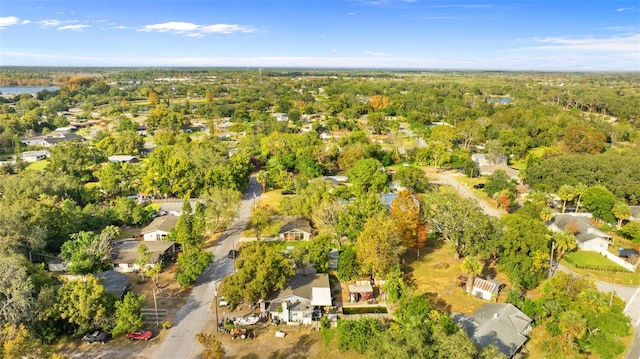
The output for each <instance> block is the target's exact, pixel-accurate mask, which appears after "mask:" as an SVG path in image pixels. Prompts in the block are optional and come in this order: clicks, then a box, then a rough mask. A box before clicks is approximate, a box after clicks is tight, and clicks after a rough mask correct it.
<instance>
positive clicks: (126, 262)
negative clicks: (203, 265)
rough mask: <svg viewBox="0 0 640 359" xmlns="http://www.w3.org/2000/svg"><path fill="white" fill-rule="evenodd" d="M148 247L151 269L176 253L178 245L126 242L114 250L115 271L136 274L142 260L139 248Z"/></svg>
mask: <svg viewBox="0 0 640 359" xmlns="http://www.w3.org/2000/svg"><path fill="white" fill-rule="evenodd" d="M142 244H144V245H146V246H147V249H148V250H149V253H150V257H149V260H148V261H147V267H150V266H152V265H154V264H156V263H161V262H162V261H163V260H164V258H165V257H166V256H170V255H173V254H175V253H176V244H175V242H171V241H160V242H157V241H155V242H142V241H124V242H122V243H120V244H119V245H117V246H116V247H114V248H113V251H112V252H111V253H112V256H111V263H112V264H113V270H114V271H117V272H135V271H139V270H140V269H141V268H140V266H139V265H138V264H137V263H136V261H137V260H138V258H140V253H138V248H139V247H140V246H141V245H142Z"/></svg>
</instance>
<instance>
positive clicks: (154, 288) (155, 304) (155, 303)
mask: <svg viewBox="0 0 640 359" xmlns="http://www.w3.org/2000/svg"><path fill="white" fill-rule="evenodd" d="M151 289H152V290H153V305H154V306H155V308H156V326H157V325H160V324H159V323H158V302H157V301H156V287H155V286H154V287H152V288H151Z"/></svg>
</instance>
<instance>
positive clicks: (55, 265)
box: [47, 257, 67, 272]
mask: <svg viewBox="0 0 640 359" xmlns="http://www.w3.org/2000/svg"><path fill="white" fill-rule="evenodd" d="M47 269H48V270H49V272H66V271H67V262H65V261H64V260H63V259H62V258H60V257H55V258H53V259H51V260H50V261H48V262H47Z"/></svg>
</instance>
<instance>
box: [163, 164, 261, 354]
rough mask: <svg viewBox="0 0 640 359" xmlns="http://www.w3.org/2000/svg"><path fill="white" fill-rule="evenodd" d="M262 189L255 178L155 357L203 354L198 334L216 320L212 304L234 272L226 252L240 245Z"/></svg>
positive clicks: (212, 249) (250, 181) (252, 179)
mask: <svg viewBox="0 0 640 359" xmlns="http://www.w3.org/2000/svg"><path fill="white" fill-rule="evenodd" d="M261 189H262V187H261V185H260V184H259V183H258V182H257V181H256V179H255V177H254V176H252V177H251V178H250V180H249V185H248V187H247V190H246V191H245V193H244V194H243V197H242V202H241V204H240V210H239V211H238V216H237V218H236V219H235V221H234V222H233V223H232V224H231V225H230V226H229V227H228V228H227V229H226V230H225V232H224V234H223V235H222V237H220V239H219V240H218V243H217V245H216V246H215V247H213V248H211V249H209V250H211V251H212V252H213V254H214V260H213V263H211V264H210V265H209V267H207V269H206V270H205V271H204V273H202V274H201V275H200V277H199V278H198V280H197V281H196V284H195V285H194V287H193V289H192V290H191V294H190V295H189V298H188V299H187V302H186V304H185V305H184V306H183V307H182V308H180V309H179V310H178V312H177V313H176V317H175V320H174V326H173V328H171V331H170V332H169V333H168V335H167V337H166V338H165V340H164V342H163V343H162V344H161V345H160V346H159V348H158V349H157V351H156V353H155V354H154V355H153V358H157V359H176V358H180V359H182V358H184V359H187V358H197V357H200V355H201V354H202V347H201V346H200V344H199V343H198V341H197V340H196V339H195V335H196V334H198V333H200V332H202V331H203V330H204V329H205V327H206V326H207V323H209V322H211V321H215V317H214V316H213V314H212V312H211V303H212V302H213V298H214V296H215V291H216V287H217V283H219V282H220V281H221V280H222V278H224V277H225V276H227V275H228V274H231V273H233V271H234V266H233V259H229V258H227V253H229V250H231V249H233V248H235V246H237V244H238V241H239V240H240V233H242V230H243V229H244V228H245V226H246V224H247V222H248V221H249V218H250V216H251V209H252V208H253V206H254V205H255V201H256V200H257V198H258V196H260V192H261ZM216 305H217V303H216Z"/></svg>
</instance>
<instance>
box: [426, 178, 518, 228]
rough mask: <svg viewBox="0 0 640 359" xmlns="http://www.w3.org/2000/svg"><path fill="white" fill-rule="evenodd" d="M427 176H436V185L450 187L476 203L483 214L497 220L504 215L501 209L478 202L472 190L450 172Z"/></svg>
mask: <svg viewBox="0 0 640 359" xmlns="http://www.w3.org/2000/svg"><path fill="white" fill-rule="evenodd" d="M429 175H432V176H436V177H437V178H438V181H437V182H438V183H440V184H446V185H449V186H451V187H452V188H453V189H455V190H457V191H458V193H459V194H460V195H461V196H462V197H465V198H469V199H472V200H475V201H477V202H478V204H479V205H480V207H481V208H482V210H483V211H484V213H486V214H488V215H490V216H493V217H497V218H500V217H502V216H503V215H504V214H505V211H504V210H502V208H496V207H493V206H491V205H489V204H487V203H485V202H484V201H482V200H480V199H479V198H478V196H477V195H476V194H475V193H474V192H473V190H472V189H470V188H469V187H467V186H466V185H464V184H462V183H460V182H458V180H457V179H455V178H454V176H453V174H451V173H450V172H440V173H429Z"/></svg>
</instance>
